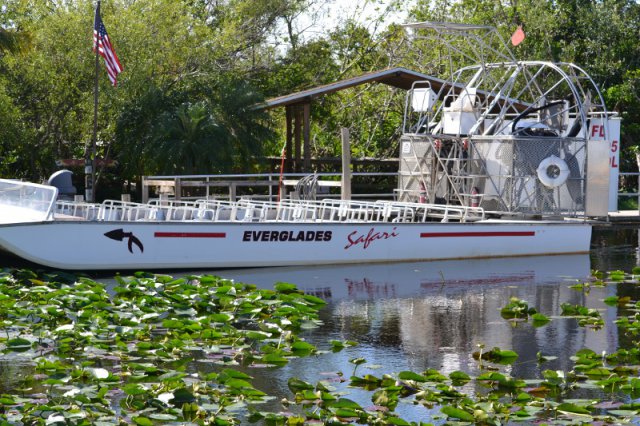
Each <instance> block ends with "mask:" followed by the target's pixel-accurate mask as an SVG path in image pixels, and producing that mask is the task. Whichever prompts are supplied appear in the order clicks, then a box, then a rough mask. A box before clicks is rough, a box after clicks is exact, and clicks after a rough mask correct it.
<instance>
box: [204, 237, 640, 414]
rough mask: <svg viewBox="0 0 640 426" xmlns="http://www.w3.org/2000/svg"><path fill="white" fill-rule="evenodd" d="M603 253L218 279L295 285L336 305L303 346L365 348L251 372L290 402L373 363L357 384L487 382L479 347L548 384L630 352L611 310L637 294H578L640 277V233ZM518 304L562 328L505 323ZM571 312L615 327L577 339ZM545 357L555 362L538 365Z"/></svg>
mask: <svg viewBox="0 0 640 426" xmlns="http://www.w3.org/2000/svg"><path fill="white" fill-rule="evenodd" d="M593 241H594V244H593V250H592V253H591V254H589V255H587V254H585V255H571V256H544V257H523V258H504V259H482V260H467V261H438V262H418V263H396V264H376V265H353V266H337V267H292V268H265V269H247V270H238V269H236V270H225V271H215V274H216V275H220V276H223V277H226V278H232V279H235V280H238V281H242V282H249V283H254V284H256V285H258V286H260V287H265V288H271V287H272V286H273V284H274V283H275V282H277V281H285V282H291V283H295V284H297V285H298V287H299V288H300V289H302V290H304V291H306V292H309V293H311V294H314V295H317V296H319V297H322V298H324V299H325V300H327V301H328V302H329V303H328V305H327V306H326V308H325V309H323V311H322V319H323V321H324V326H323V327H322V328H321V329H318V330H315V331H313V332H309V333H308V334H307V335H306V336H305V337H306V338H307V339H308V340H309V341H311V342H312V343H314V344H316V345H317V346H318V347H319V348H321V349H327V348H328V347H329V345H328V342H329V341H330V340H331V339H337V340H354V341H357V342H358V346H356V347H353V348H347V349H345V350H343V351H341V352H339V353H335V354H334V353H330V354H323V355H320V356H318V357H314V358H310V359H309V358H307V359H300V360H294V361H292V362H291V363H289V364H288V365H287V366H285V367H284V368H281V369H279V370H277V371H276V372H274V371H252V372H251V374H252V375H254V376H255V377H256V382H255V383H256V386H257V387H258V388H259V389H262V390H264V391H266V392H268V393H273V394H275V395H281V396H284V397H286V396H289V397H291V394H290V392H288V390H287V384H286V383H287V380H288V379H289V378H290V377H297V378H300V379H303V380H306V381H309V382H311V383H315V382H317V381H318V380H321V379H323V378H325V377H329V378H331V377H334V378H335V377H336V375H335V373H336V372H340V373H341V374H343V375H344V377H346V378H348V377H349V376H350V375H351V374H352V373H353V370H354V365H353V364H352V363H350V362H349V360H350V359H353V358H358V357H362V358H364V359H365V360H366V363H365V364H364V365H361V366H359V367H358V369H357V374H358V375H364V374H373V375H375V376H377V377H380V376H381V375H382V374H385V373H398V372H400V371H403V370H411V371H414V372H423V371H425V370H427V369H436V370H439V371H440V372H441V373H443V374H448V373H450V372H453V371H456V370H461V371H465V372H467V373H469V374H471V375H477V374H479V373H480V369H479V365H478V362H477V361H476V360H474V359H473V357H472V354H473V352H475V351H478V350H479V349H480V346H481V345H482V346H483V347H484V348H485V349H486V350H489V349H491V348H493V347H499V348H500V349H505V350H506V349H510V350H514V351H516V352H517V353H518V354H519V357H518V360H517V362H515V363H514V364H513V365H511V366H508V367H506V368H503V369H502V370H501V371H502V372H504V373H507V374H511V375H512V376H513V377H518V378H523V379H531V378H540V377H541V375H540V373H541V371H542V370H545V369H550V370H562V371H570V370H572V368H573V365H574V364H573V361H571V359H570V356H572V355H573V354H575V353H576V352H577V351H578V350H580V349H583V348H590V349H592V350H594V351H595V352H596V353H611V352H613V351H615V350H616V349H617V348H618V347H621V346H622V347H625V346H628V345H630V344H631V343H630V342H627V341H626V340H625V339H624V338H622V337H621V336H619V334H618V330H617V327H615V325H614V324H613V323H612V321H613V320H615V318H616V317H617V316H618V315H619V313H618V309H617V307H615V306H614V307H611V306H608V305H606V304H604V303H603V299H604V298H605V297H608V296H612V295H616V294H618V293H622V292H624V294H629V295H630V296H632V299H633V300H638V298H639V297H640V294H638V291H637V289H635V288H630V286H628V285H626V286H624V285H621V286H624V287H622V288H618V287H619V286H618V285H608V286H606V287H601V288H592V289H591V290H590V292H589V294H585V293H584V292H582V291H578V290H575V289H571V288H569V286H571V285H573V284H576V283H578V282H584V281H585V280H588V279H589V277H590V275H591V270H592V269H595V270H601V271H607V270H613V269H622V270H626V271H630V270H631V269H632V268H633V267H634V266H636V265H637V264H638V249H637V247H638V231H637V229H632V228H628V229H616V230H598V231H596V232H595V234H594V239H593ZM633 293H635V294H633ZM511 297H517V298H519V299H522V300H525V301H527V302H528V303H529V306H530V307H534V308H535V309H536V310H537V311H538V312H541V313H543V314H545V315H547V316H551V317H552V321H551V322H550V323H549V324H547V325H545V326H543V327H539V328H536V327H533V326H532V325H531V323H521V324H518V325H517V326H514V325H513V324H512V323H510V322H508V321H506V320H505V319H503V318H502V317H501V315H500V309H501V308H503V307H504V306H505V305H507V303H509V300H510V298H511ZM562 303H571V304H572V305H583V306H587V307H590V308H596V309H598V310H599V311H600V313H601V315H602V317H603V319H604V320H605V322H606V326H605V327H604V328H602V329H600V330H594V329H589V328H585V327H579V326H578V324H577V321H576V320H575V319H572V318H564V317H560V316H559V314H560V312H561V308H560V305H561V304H562ZM538 354H542V355H544V356H551V357H557V358H555V359H553V360H552V361H549V362H546V363H544V364H540V363H538V361H537V360H538ZM274 373H275V374H274ZM339 388H340V389H343V390H344V391H346V392H348V394H349V395H348V397H350V398H352V399H355V400H357V401H358V402H359V403H361V404H364V405H365V406H366V405H367V403H368V404H369V405H370V404H371V401H370V398H371V394H370V393H365V392H361V391H359V390H357V389H353V388H348V389H347V388H346V386H342V387H339ZM283 390H284V392H283ZM467 391H469V393H470V394H473V390H467ZM424 410H425V408H424V407H419V408H415V407H412V406H411V405H408V404H405V405H404V406H403V405H401V406H400V407H399V411H400V413H401V414H402V415H403V418H405V419H407V420H414V421H415V420H419V419H420V418H421V417H422V420H424V417H423V416H424V415H425V414H426V415H428V413H425V412H424Z"/></svg>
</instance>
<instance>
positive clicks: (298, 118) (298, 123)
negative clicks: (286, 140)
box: [293, 105, 302, 173]
mask: <svg viewBox="0 0 640 426" xmlns="http://www.w3.org/2000/svg"><path fill="white" fill-rule="evenodd" d="M301 113H302V110H301V108H300V105H296V107H295V114H294V116H295V119H294V122H293V128H294V129H293V131H294V139H295V143H296V148H295V151H296V152H295V160H294V164H295V171H296V172H298V173H299V172H300V171H301V169H302V114H301Z"/></svg>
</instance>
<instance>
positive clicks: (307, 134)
mask: <svg viewBox="0 0 640 426" xmlns="http://www.w3.org/2000/svg"><path fill="white" fill-rule="evenodd" d="M303 116H304V117H303V130H302V138H303V140H304V151H303V152H304V172H305V173H310V172H311V128H310V123H309V121H310V119H311V104H310V103H306V104H304V106H303Z"/></svg>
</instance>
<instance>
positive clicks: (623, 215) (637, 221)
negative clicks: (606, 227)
mask: <svg viewBox="0 0 640 426" xmlns="http://www.w3.org/2000/svg"><path fill="white" fill-rule="evenodd" d="M608 221H609V222H611V223H613V224H616V225H627V224H628V225H640V210H619V211H617V212H609V217H608Z"/></svg>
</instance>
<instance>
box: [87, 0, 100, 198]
mask: <svg viewBox="0 0 640 426" xmlns="http://www.w3.org/2000/svg"><path fill="white" fill-rule="evenodd" d="M99 13H100V0H98V5H97V6H96V16H98V14H99ZM99 51H100V49H99V47H98V46H96V61H95V62H96V64H95V79H94V82H93V134H92V135H91V150H87V152H86V156H85V160H84V173H85V198H86V199H87V201H89V202H91V203H92V202H94V201H95V182H96V144H97V140H98V72H99V69H100V57H99V56H100V54H99Z"/></svg>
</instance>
